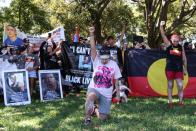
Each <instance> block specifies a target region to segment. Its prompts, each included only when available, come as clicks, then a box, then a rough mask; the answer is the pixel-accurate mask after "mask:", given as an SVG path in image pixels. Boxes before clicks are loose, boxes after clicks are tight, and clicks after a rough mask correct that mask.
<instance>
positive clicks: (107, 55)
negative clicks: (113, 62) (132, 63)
mask: <svg viewBox="0 0 196 131" xmlns="http://www.w3.org/2000/svg"><path fill="white" fill-rule="evenodd" d="M99 55H100V58H101V59H109V58H110V50H109V48H108V47H106V46H103V47H102V48H101V49H100V51H99Z"/></svg>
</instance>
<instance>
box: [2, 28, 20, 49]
mask: <svg viewBox="0 0 196 131" xmlns="http://www.w3.org/2000/svg"><path fill="white" fill-rule="evenodd" d="M6 33H7V36H8V37H7V39H6V40H5V41H4V46H22V45H23V40H22V39H20V38H18V37H17V33H16V28H15V27H14V26H12V25H7V26H6Z"/></svg>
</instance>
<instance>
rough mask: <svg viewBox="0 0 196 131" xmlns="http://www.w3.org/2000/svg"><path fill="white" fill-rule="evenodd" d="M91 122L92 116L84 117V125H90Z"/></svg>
mask: <svg viewBox="0 0 196 131" xmlns="http://www.w3.org/2000/svg"><path fill="white" fill-rule="evenodd" d="M90 124H91V118H85V119H84V125H85V126H89V125H90Z"/></svg>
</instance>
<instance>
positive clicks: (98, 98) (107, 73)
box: [84, 27, 122, 125]
mask: <svg viewBox="0 0 196 131" xmlns="http://www.w3.org/2000/svg"><path fill="white" fill-rule="evenodd" d="M89 31H90V36H91V37H90V45H91V57H92V61H93V76H92V80H91V82H90V84H89V86H88V91H87V98H86V103H85V120H84V124H85V125H89V124H90V123H91V115H93V114H96V115H97V117H98V118H99V119H100V120H106V119H107V118H108V115H109V114H110V107H111V98H112V91H113V87H114V85H113V82H112V81H113V79H115V80H116V82H115V86H116V89H117V96H118V98H119V86H118V79H119V78H120V77H122V75H121V72H120V69H119V67H118V65H117V63H116V62H115V61H113V60H111V59H110V51H109V49H108V47H106V46H103V47H102V48H101V50H100V52H99V54H98V53H97V50H96V47H95V40H94V31H95V29H94V27H91V28H89ZM95 102H97V104H98V108H97V107H96V106H94V104H95Z"/></svg>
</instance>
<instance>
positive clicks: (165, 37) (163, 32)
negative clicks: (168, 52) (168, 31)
mask: <svg viewBox="0 0 196 131" xmlns="http://www.w3.org/2000/svg"><path fill="white" fill-rule="evenodd" d="M164 25H165V21H161V23H160V33H161V37H162V38H163V42H164V43H165V44H167V45H170V41H169V40H168V38H167V36H166V35H165V31H164V29H163V26H164Z"/></svg>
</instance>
